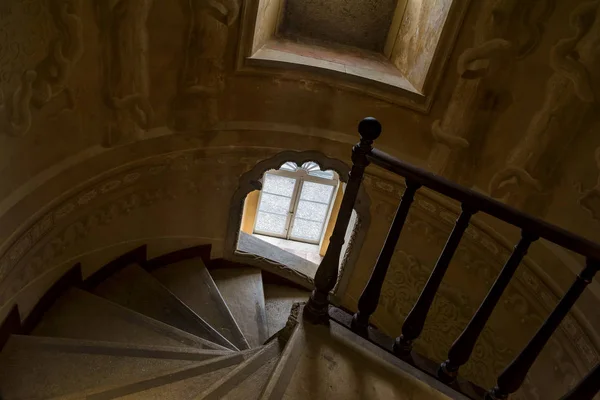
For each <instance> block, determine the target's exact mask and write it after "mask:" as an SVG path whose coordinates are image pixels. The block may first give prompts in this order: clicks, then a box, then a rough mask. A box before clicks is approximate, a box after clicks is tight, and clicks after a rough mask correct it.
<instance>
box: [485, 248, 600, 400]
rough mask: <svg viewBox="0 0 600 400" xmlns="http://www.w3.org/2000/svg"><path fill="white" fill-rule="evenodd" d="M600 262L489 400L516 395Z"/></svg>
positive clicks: (590, 267)
mask: <svg viewBox="0 0 600 400" xmlns="http://www.w3.org/2000/svg"><path fill="white" fill-rule="evenodd" d="M599 267H600V262H598V261H597V260H592V259H590V258H588V259H587V262H586V266H585V268H584V269H583V271H581V273H580V274H579V276H577V279H576V280H575V282H574V283H573V284H572V285H571V287H570V288H569V290H568V291H567V293H566V294H565V295H564V296H563V298H562V299H561V300H560V302H559V303H558V305H557V306H556V307H555V308H554V310H553V311H552V312H551V313H550V316H549V317H548V318H547V319H546V321H545V322H544V324H543V325H542V326H541V327H540V329H539V330H538V331H537V332H536V334H535V335H534V336H533V338H532V339H531V340H530V341H529V343H528V344H527V346H525V348H524V349H523V351H521V353H520V354H519V355H518V356H517V357H516V358H515V359H514V360H513V361H512V362H511V363H510V364H509V365H508V367H506V369H505V370H504V371H503V372H502V373H501V374H500V376H499V377H498V381H497V384H496V387H494V388H493V389H492V390H490V391H489V392H488V393H487V394H486V397H485V398H486V400H500V399H506V398H508V395H509V394H511V393H514V392H516V391H517V390H518V389H519V388H520V387H521V385H522V384H523V381H524V380H525V376H527V373H528V372H529V369H530V368H531V366H532V365H533V363H534V361H535V360H536V358H537V357H538V355H539V354H540V352H541V351H542V349H543V348H544V346H545V345H546V343H547V342H548V340H549V339H550V337H551V336H552V334H553V333H554V331H555V330H556V328H558V325H559V324H560V323H561V322H562V320H563V319H564V318H565V316H566V315H567V314H568V312H569V310H571V308H572V307H573V304H575V301H577V299H578V298H579V296H580V295H581V293H582V292H583V290H584V289H585V288H586V287H587V285H589V284H590V282H591V281H592V278H593V277H594V275H595V274H596V272H598V268H599Z"/></svg>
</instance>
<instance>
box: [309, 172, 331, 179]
mask: <svg viewBox="0 0 600 400" xmlns="http://www.w3.org/2000/svg"><path fill="white" fill-rule="evenodd" d="M308 174H309V175H312V176H318V177H320V178H325V179H333V178H334V175H333V171H332V170H327V171H320V170H319V171H310V172H309V173H308Z"/></svg>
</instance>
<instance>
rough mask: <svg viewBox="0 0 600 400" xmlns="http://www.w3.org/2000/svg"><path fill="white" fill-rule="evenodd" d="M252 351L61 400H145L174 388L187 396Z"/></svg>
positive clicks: (254, 350) (197, 391)
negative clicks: (121, 399) (125, 399)
mask: <svg viewBox="0 0 600 400" xmlns="http://www.w3.org/2000/svg"><path fill="white" fill-rule="evenodd" d="M255 353H256V349H251V350H244V351H240V352H232V353H229V354H228V355H226V356H222V357H217V358H214V359H210V360H206V361H203V362H199V363H196V364H194V365H192V366H189V367H183V368H179V369H175V370H171V371H167V372H164V373H161V374H157V375H155V376H151V377H149V378H146V379H142V380H138V381H134V382H126V383H123V384H121V385H117V386H113V387H104V388H100V389H98V390H94V391H88V392H80V393H77V394H76V396H74V397H69V398H65V399H61V400H70V399H79V398H87V399H89V400H108V399H114V398H123V397H125V396H130V397H132V398H140V399H145V398H148V397H149V396H150V395H153V396H160V395H161V394H162V395H163V396H164V397H167V398H178V397H173V396H174V393H172V392H173V391H174V390H177V391H181V392H183V393H187V394H188V395H190V394H191V391H192V390H193V391H195V395H197V394H198V393H199V392H201V390H202V389H203V388H205V387H207V386H209V385H210V384H211V383H212V382H214V381H216V380H218V379H219V378H220V377H221V376H222V375H224V374H226V373H227V372H228V371H230V370H234V369H235V368H237V367H238V366H239V364H241V363H243V362H244V361H245V360H246V359H248V358H249V357H252V356H253V355H254V354H255ZM205 375H206V376H205ZM186 384H188V385H189V384H193V385H195V386H194V387H193V388H186V387H185V386H183V385H186ZM165 395H166V396H165ZM157 398H160V397H157Z"/></svg>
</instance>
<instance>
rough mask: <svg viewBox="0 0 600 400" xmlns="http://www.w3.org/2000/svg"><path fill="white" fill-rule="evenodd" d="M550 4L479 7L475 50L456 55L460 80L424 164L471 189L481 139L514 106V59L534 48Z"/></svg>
mask: <svg viewBox="0 0 600 400" xmlns="http://www.w3.org/2000/svg"><path fill="white" fill-rule="evenodd" d="M553 10H554V0H533V1H526V2H521V1H515V0H487V1H484V2H481V3H480V11H479V14H478V18H477V24H476V26H475V38H474V43H473V46H472V47H470V48H468V49H466V50H464V51H463V53H462V54H461V55H460V56H459V59H458V63H457V72H458V74H459V76H460V77H461V79H460V80H459V82H458V84H457V86H456V88H455V90H454V92H453V94H452V98H451V100H450V102H449V104H448V106H447V108H446V112H445V113H444V116H443V117H442V118H441V119H439V120H436V121H434V122H433V125H432V127H431V133H432V136H433V138H434V139H435V141H436V144H435V145H434V148H433V149H432V151H431V153H430V155H429V159H428V164H429V167H430V169H432V170H433V171H435V172H436V173H439V174H443V175H445V176H448V177H449V178H451V179H453V180H456V181H458V182H460V183H462V184H463V185H466V186H471V185H472V184H473V180H474V171H476V170H477V165H478V164H479V162H480V154H481V152H482V148H483V145H484V143H485V135H486V133H488V132H489V131H491V128H492V127H493V126H494V125H495V123H496V121H497V118H498V116H499V115H500V113H501V112H503V111H504V110H505V109H506V108H507V107H509V106H510V105H511V104H512V95H511V93H510V92H509V91H508V90H507V87H509V85H508V83H509V82H510V80H511V79H512V71H513V68H514V66H515V64H516V61H517V60H519V59H521V58H524V57H526V56H527V55H528V54H530V53H531V52H533V51H534V50H535V48H536V47H537V45H538V43H539V41H540V38H541V33H542V32H543V27H544V24H545V21H546V20H547V19H548V18H549V16H550V15H551V14H552V11H553Z"/></svg>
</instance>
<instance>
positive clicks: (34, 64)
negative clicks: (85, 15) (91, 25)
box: [0, 0, 84, 136]
mask: <svg viewBox="0 0 600 400" xmlns="http://www.w3.org/2000/svg"><path fill="white" fill-rule="evenodd" d="M1 7H2V11H3V13H2V14H0V83H2V85H1V88H0V133H3V134H5V135H10V136H23V135H25V134H27V133H28V132H29V131H30V129H31V126H32V123H33V118H34V116H35V114H36V112H37V110H39V109H41V108H42V107H44V106H45V105H46V104H47V103H49V102H50V101H52V100H53V99H55V98H57V97H58V96H64V97H65V102H66V104H67V108H69V109H73V108H74V107H75V102H74V100H73V95H72V93H71V91H70V89H69V87H68V84H69V78H70V76H71V72H72V69H73V67H74V66H75V64H77V62H78V61H79V59H80V58H81V56H82V55H83V47H84V46H83V27H82V21H81V0H50V1H47V2H46V1H35V0H28V1H22V2H17V1H9V2H8V4H3V5H2V6H1Z"/></svg>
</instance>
